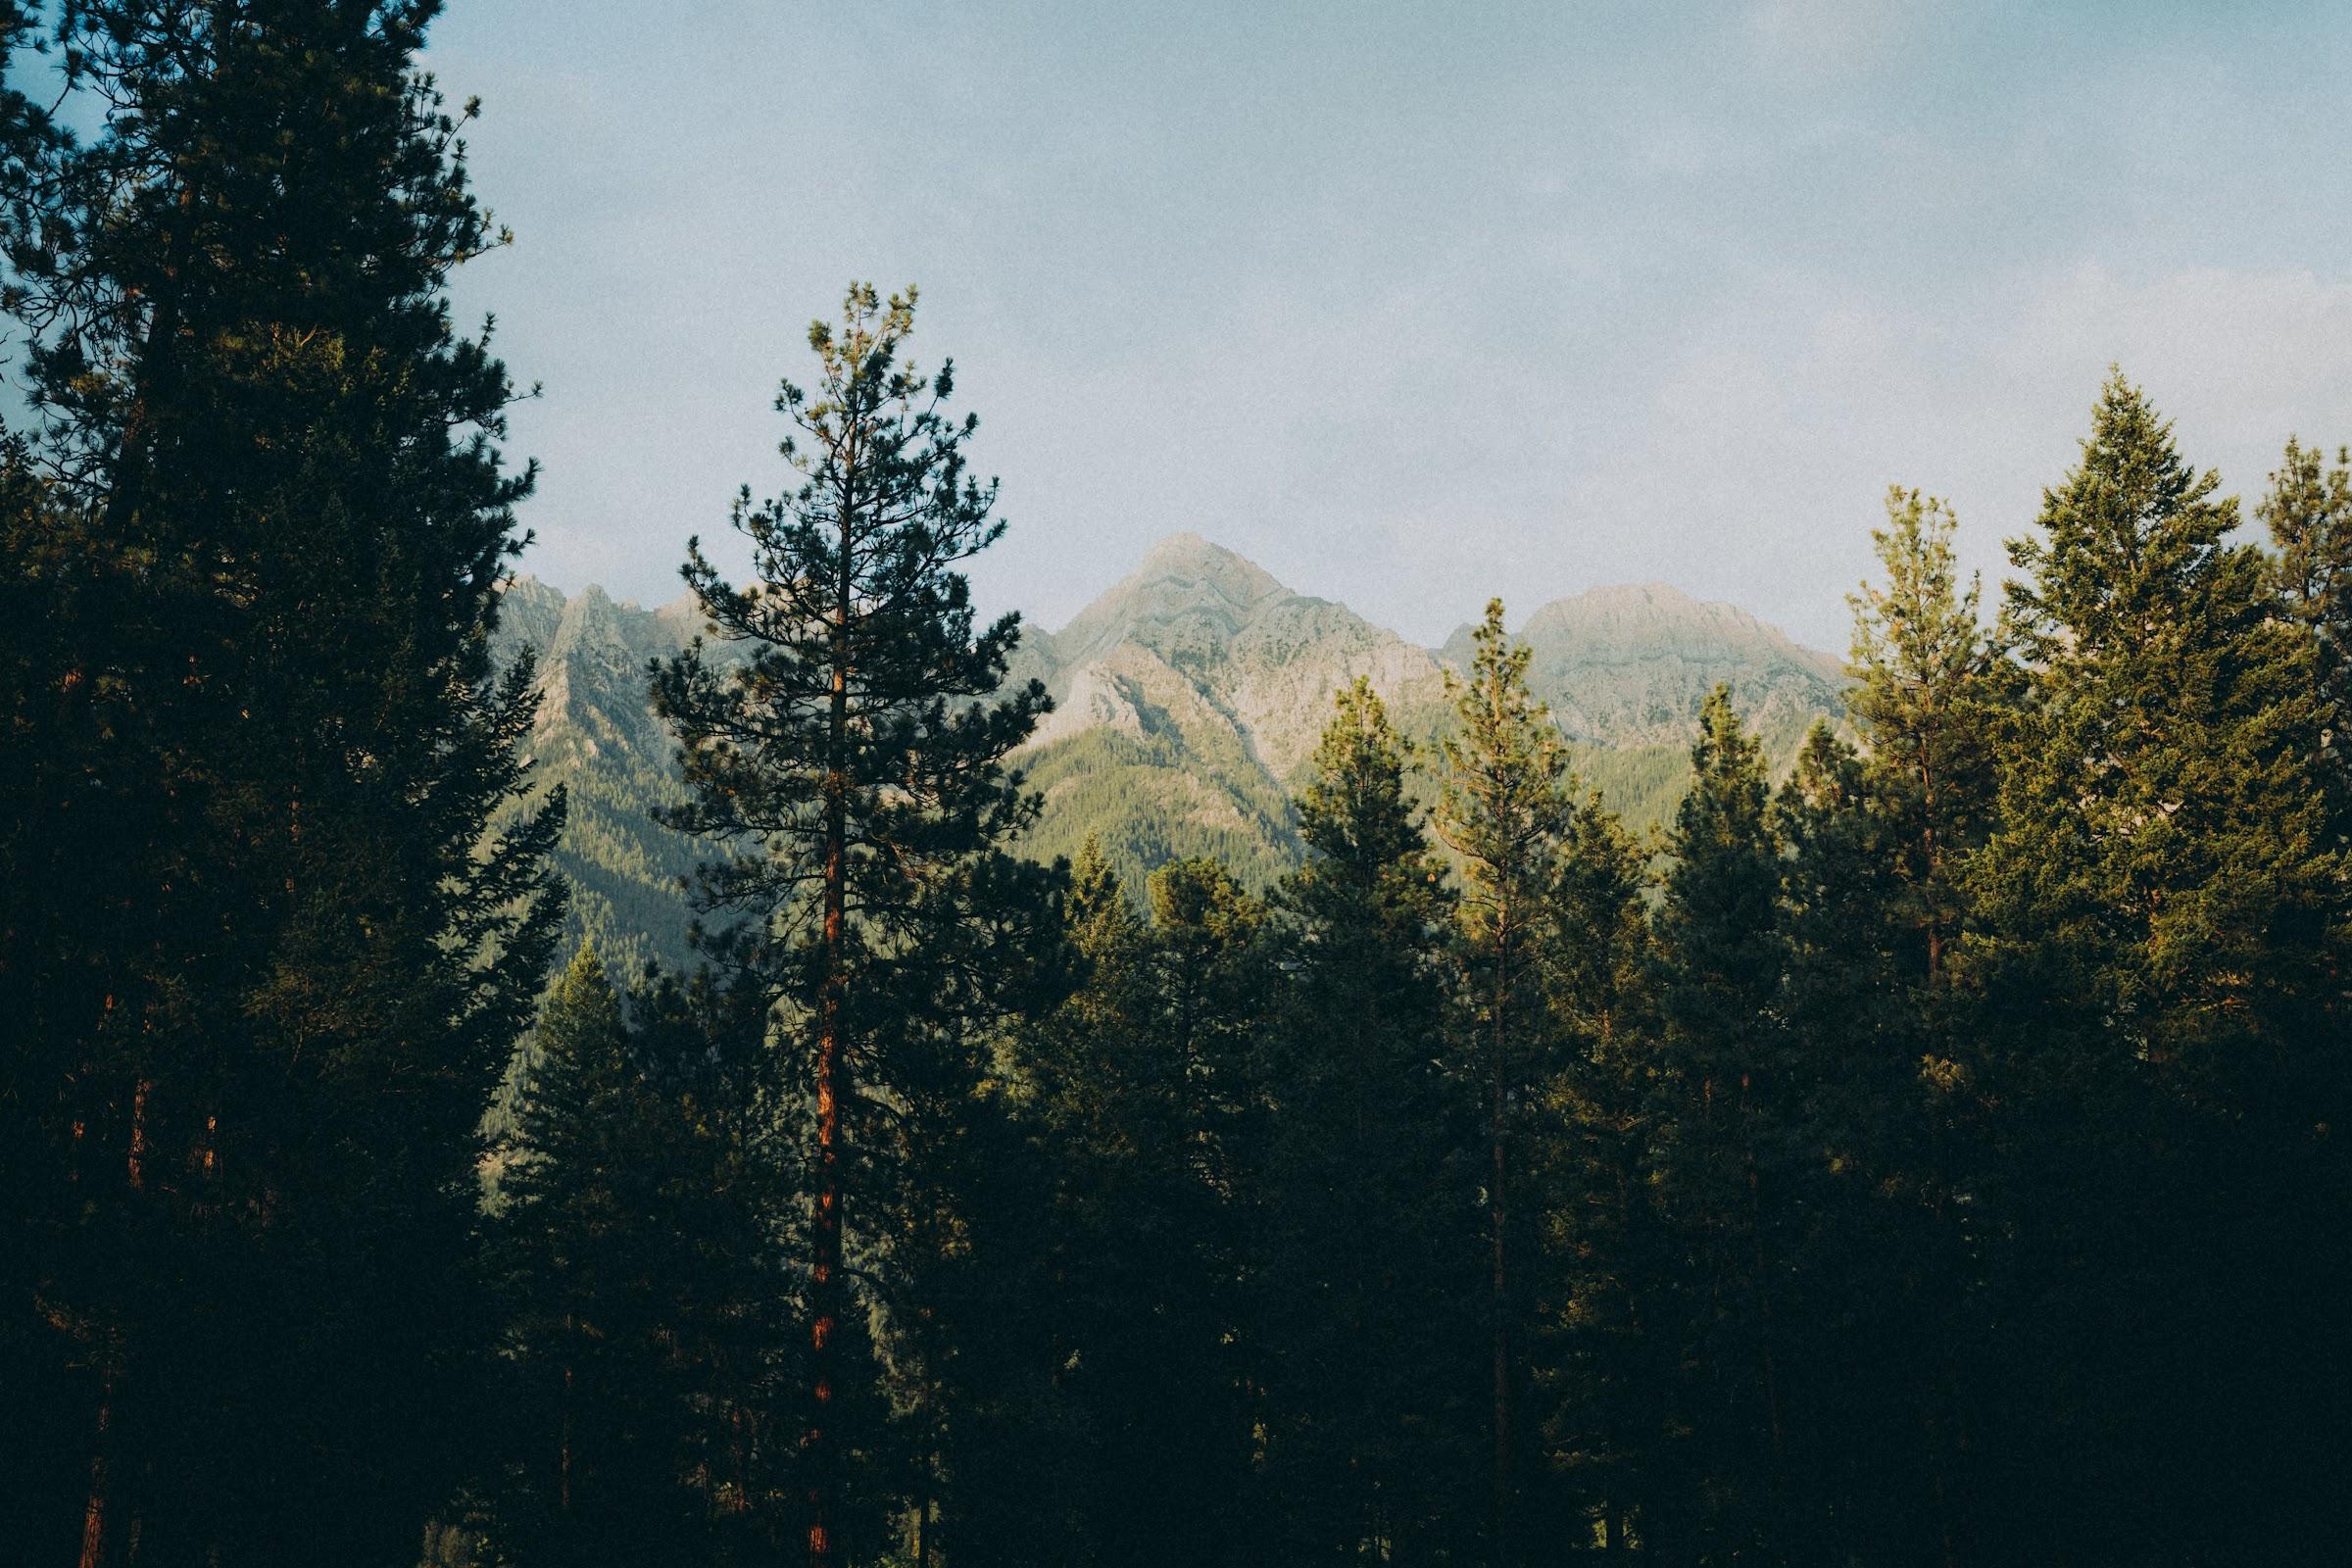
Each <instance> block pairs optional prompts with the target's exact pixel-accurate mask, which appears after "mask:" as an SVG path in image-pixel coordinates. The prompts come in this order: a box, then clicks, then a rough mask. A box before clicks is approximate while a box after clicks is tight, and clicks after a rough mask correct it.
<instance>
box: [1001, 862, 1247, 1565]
mask: <svg viewBox="0 0 2352 1568" xmlns="http://www.w3.org/2000/svg"><path fill="white" fill-rule="evenodd" d="M1150 903H1151V911H1152V918H1151V920H1150V922H1149V923H1147V922H1145V921H1144V920H1142V919H1139V918H1138V916H1137V914H1136V912H1135V909H1134V907H1133V905H1132V904H1131V902H1130V901H1129V899H1128V897H1127V895H1126V893H1125V891H1124V890H1123V888H1122V887H1121V885H1120V884H1119V882H1118V880H1117V877H1116V875H1115V873H1113V872H1112V871H1111V870H1110V868H1109V865H1108V863H1107V858H1106V857H1105V856H1103V853H1102V852H1101V850H1100V847H1099V846H1097V847H1090V848H1089V849H1087V850H1086V852H1085V853H1083V854H1082V855H1081V856H1080V858H1079V863H1078V865H1077V867H1076V868H1075V872H1074V879H1073V887H1072V891H1071V896H1070V901H1069V905H1068V911H1069V913H1068V919H1069V925H1070V929H1071V935H1072V940H1073V943H1074V946H1075V947H1076V949H1077V951H1078V953H1079V955H1080V956H1081V959H1082V960H1083V963H1084V965H1085V967H1086V971H1087V974H1086V979H1085V982H1084V984H1083V985H1082V986H1081V987H1080V988H1079V989H1078V991H1077V992H1076V993H1075V994H1074V995H1073V996H1072V997H1070V999H1069V1000H1068V1002H1067V1003H1066V1004H1065V1005H1063V1006H1062V1007H1060V1008H1059V1009H1057V1011H1056V1012H1055V1013H1054V1015H1053V1016H1051V1017H1050V1018H1048V1019H1045V1020H1043V1021H1042V1022H1041V1023H1040V1024H1039V1025H1038V1026H1036V1027H1035V1028H1033V1029H1031V1030H1029V1031H1027V1032H1026V1034H1025V1038H1024V1039H1023V1040H1022V1041H1021V1042H1020V1047H1019V1056H1020V1074H1021V1077H1022V1078H1023V1080H1024V1081H1025V1083H1026V1085H1027V1093H1028V1094H1029V1096H1030V1097H1031V1100H1032V1103H1033V1105H1034V1107H1035V1108H1034V1116H1035V1120H1034V1123H1033V1126H1034V1127H1035V1135H1034V1136H1035V1141H1036V1149H1037V1155H1036V1157H1037V1158H1038V1159H1039V1161H1040V1163H1041V1164H1044V1165H1046V1166H1048V1167H1049V1168H1051V1169H1052V1170H1053V1171H1054V1193H1053V1196H1052V1200H1051V1201H1052V1205H1053V1220H1052V1223H1051V1226H1050V1228H1049V1232H1048V1234H1049V1236H1050V1237H1051V1242H1050V1252H1049V1271H1050V1282H1051V1292H1050V1296H1049V1300H1050V1302H1051V1311H1052V1315H1053V1319H1054V1329H1053V1334H1052V1363H1051V1364H1052V1367H1053V1388H1054V1397H1055V1399H1056V1401H1057V1402H1058V1405H1059V1407H1060V1412H1061V1415H1060V1419H1061V1421H1062V1422H1063V1423H1065V1430H1067V1431H1069V1432H1070V1433H1071V1434H1073V1441H1074V1442H1075V1444H1076V1462H1075V1464H1074V1466H1073V1470H1074V1475H1072V1476H1068V1477H1064V1478H1062V1479H1061V1480H1060V1482H1059V1483H1058V1484H1057V1485H1056V1486H1055V1487H1054V1488H1053V1489H1052V1490H1051V1493H1050V1497H1051V1500H1053V1501H1055V1502H1057V1503H1058V1504H1060V1506H1059V1507H1057V1508H1055V1509H1052V1510H1045V1511H1044V1521H1045V1522H1048V1523H1049V1524H1050V1525H1051V1527H1052V1529H1053V1530H1054V1533H1055V1534H1057V1535H1058V1536H1059V1537H1060V1539H1061V1540H1063V1541H1064V1542H1065V1543H1066V1546H1065V1551H1066V1553H1067V1555H1066V1557H1065V1560H1071V1561H1080V1562H1102V1563H1114V1562H1116V1563H1134V1564H1167V1565H1169V1568H1174V1565H1176V1564H1183V1563H1197V1562H1235V1561H1248V1560H1251V1559H1252V1558H1254V1557H1256V1556H1259V1555H1262V1554H1263V1552H1264V1544H1263V1543H1264V1533H1263V1531H1262V1530H1261V1529H1260V1528H1259V1527H1258V1515H1257V1511H1256V1509H1255V1508H1254V1507H1253V1506H1251V1503H1252V1501H1253V1488H1252V1486H1251V1475H1250V1472H1251V1465H1252V1462H1253V1459H1254V1457H1255V1449H1256V1446H1257V1439H1256V1437H1255V1436H1254V1433H1255V1430H1256V1429H1257V1428H1258V1427H1259V1426H1260V1425H1261V1424H1262V1421H1263V1412H1262V1409H1261V1408H1260V1405H1261V1403H1262V1401H1261V1400H1260V1399H1259V1398H1258V1397H1257V1395H1256V1392H1255V1391H1257V1390H1258V1389H1260V1388H1261V1387H1262V1384H1263V1372H1262V1359H1263V1352H1262V1348H1261V1347H1260V1346H1258V1345H1257V1344H1256V1343H1255V1342H1254V1339H1253V1334H1254V1331H1255V1329H1256V1326H1257V1325H1256V1323H1255V1321H1254V1319H1253V1318H1252V1317H1251V1316H1250V1310H1249V1302H1250V1281H1249V1278H1248V1276H1249V1273H1250V1266H1251V1262H1250V1239H1251V1237H1252V1235H1253V1234H1254V1231H1255V1228H1256V1221H1255V1216H1254V1210H1255V1207H1256V1204H1257V1202H1258V1194H1257V1192H1256V1188H1255V1185H1254V1182H1253V1180H1252V1178H1253V1174H1254V1170H1255V1168H1256V1166H1257V1165H1258V1163H1259V1159H1258V1156H1257V1151H1258V1150H1259V1149H1260V1148H1261V1147H1262V1140H1263V1137H1264V1134H1263V1131H1262V1117H1261V1114H1260V1106H1259V1104H1258V1103H1257V1100H1256V1096H1257V1092H1258V1082H1257V1077H1258V1075H1257V1073H1256V1071H1255V1067H1256V1064H1257V1061H1258V1059H1259V1056H1260V1054H1261V1043H1260V1035H1261V1033H1262V1031H1263V1030H1264V1028H1265V1019H1266V1016H1267V1012H1268V1008H1269V1006H1270V1004H1271V1002H1272V998H1273V994H1274V992H1273V986H1274V975H1275V970H1274V965H1273V962H1272V961H1271V960H1272V958H1273V954H1272V953H1271V951H1270V946H1269V942H1268V931H1267V915H1266V910H1265V908H1264V907H1263V906H1262V905H1261V904H1260V903H1259V902H1258V901H1257V900H1255V899H1252V898H1251V897H1250V895H1249V894H1247V893H1246V892H1244V891H1243V889H1242V888H1241V887H1240V885H1239V884H1238V883H1237V882H1235V881H1234V879H1233V877H1232V875H1231V874H1230V873H1228V872H1226V871H1225V870H1224V869H1223V868H1222V867H1220V866H1218V865H1216V864H1215V863H1213V862H1209V861H1202V860H1190V861H1178V862H1175V863H1173V864H1171V865H1168V866H1165V867H1163V868H1162V869H1161V870H1160V871H1159V872H1158V873H1157V874H1156V875H1154V876H1153V878H1152V883H1151V887H1150Z"/></svg>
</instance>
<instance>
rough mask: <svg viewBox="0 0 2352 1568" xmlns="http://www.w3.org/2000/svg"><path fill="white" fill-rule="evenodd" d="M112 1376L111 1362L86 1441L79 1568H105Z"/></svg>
mask: <svg viewBox="0 0 2352 1568" xmlns="http://www.w3.org/2000/svg"><path fill="white" fill-rule="evenodd" d="M115 1381H116V1372H115V1368H114V1365H113V1364H112V1359H111V1358H110V1360H109V1364H108V1366H107V1369H106V1373H105V1376H104V1379H103V1380H102V1381H101V1382H100V1383H99V1385H98V1421H97V1427H96V1430H95V1431H94V1432H93V1434H92V1436H91V1439H90V1490H89V1497H88V1500H87V1501H86V1502H85V1503H84V1504H83V1506H82V1511H81V1568H105V1563H106V1522H107V1509H108V1506H109V1504H110V1503H111V1502H112V1500H113V1498H112V1495H111V1493H110V1490H109V1486H108V1479H109V1478H108V1467H109V1464H110V1461H111V1458H112V1455H111V1454H110V1452H109V1449H110V1448H111V1447H112V1446H113V1430H112V1429H113V1425H114V1412H115Z"/></svg>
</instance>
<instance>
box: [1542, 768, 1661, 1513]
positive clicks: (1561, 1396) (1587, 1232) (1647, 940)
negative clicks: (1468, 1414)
mask: <svg viewBox="0 0 2352 1568" xmlns="http://www.w3.org/2000/svg"><path fill="white" fill-rule="evenodd" d="M1651 848H1652V847H1650V846H1645V845H1644V844H1642V842H1641V841H1638V840H1637V839H1635V837H1634V836H1633V835H1632V834H1631V833H1629V832H1628V831H1627V830H1626V828H1625V825H1624V823H1623V822H1622V821H1620V820H1619V819H1618V818H1617V817H1616V815H1615V814H1614V813H1612V812H1611V811H1610V810H1609V809H1607V807H1606V806H1605V805H1604V804H1603V803H1602V801H1601V799H1600V797H1599V796H1598V795H1597V794H1595V795H1592V796H1589V797H1588V798H1587V799H1586V801H1585V802H1584V804H1583V805H1582V806H1580V807H1579V808H1578V809H1577V812H1576V816H1575V819H1574V821H1573V823H1572V825H1571V829H1570V832H1569V835H1568V839H1567V843H1566V845H1565V846H1564V848H1563V851H1562V854H1561V857H1560V865H1559V874H1558V877H1557V879H1556V880H1555V882H1554V883H1553V886H1552V889H1551V893H1550V897H1549V899H1548V901H1547V903H1546V906H1545V908H1544V931H1543V944H1544V947H1543V963H1544V968H1543V977H1544V1002H1545V1004H1546V1008H1547V1011H1548V1014H1549V1017H1550V1020H1551V1026H1552V1028H1554V1029H1555V1030H1556V1031H1557V1032H1558V1035H1559V1040H1560V1050H1559V1064H1558V1069H1557V1071H1555V1072H1554V1073H1552V1074H1551V1076H1550V1077H1549V1078H1548V1079H1547V1080H1546V1081H1545V1082H1544V1084H1543V1085H1542V1086H1541V1092H1542V1103H1543V1106H1544V1110H1545V1112H1546V1113H1547V1115H1548V1116H1549V1117H1550V1119H1551V1121H1552V1126H1553V1132H1552V1136H1551V1137H1550V1138H1549V1139H1548V1140H1546V1142H1545V1144H1544V1146H1543V1147H1542V1148H1541V1150H1540V1152H1541V1154H1542V1156H1543V1161H1544V1169H1543V1170H1542V1172H1541V1182H1542V1190H1543V1194H1544V1216H1543V1223H1544V1254H1543V1259H1542V1262H1543V1266H1544V1273H1545V1276H1546V1280H1545V1285H1544V1291H1543V1297H1544V1342H1543V1345H1542V1362H1541V1368H1540V1370H1541V1375H1542V1392H1543V1400H1544V1404H1543V1437H1544V1452H1545V1454H1546V1455H1547V1456H1548V1457H1549V1460H1550V1468H1551V1469H1552V1470H1553V1471H1554V1472H1556V1473H1558V1474H1559V1475H1560V1476H1561V1478H1562V1486H1563V1490H1564V1492H1565V1497H1564V1501H1565V1503H1566V1507H1567V1517H1566V1518H1564V1519H1563V1520H1562V1521H1560V1524H1559V1528H1560V1529H1562V1530H1571V1529H1576V1530H1580V1533H1581V1530H1582V1529H1591V1528H1597V1530H1598V1531H1599V1533H1600V1535H1601V1538H1602V1539H1601V1545H1602V1549H1603V1550H1604V1551H1607V1552H1616V1553H1623V1552H1626V1551H1628V1550H1630V1549H1631V1544H1632V1543H1633V1542H1634V1541H1635V1540H1636V1539H1638V1538H1639V1539H1644V1540H1646V1539H1650V1538H1652V1537H1653V1536H1655V1535H1656V1534H1657V1533H1658V1526H1657V1524H1656V1522H1655V1521H1656V1519H1657V1517H1658V1515H1660V1514H1661V1513H1663V1512H1664V1511H1666V1510H1667V1509H1669V1508H1671V1507H1672V1506H1673V1505H1674V1504H1673V1502H1672V1500H1670V1499H1668V1498H1666V1497H1664V1496H1662V1495H1660V1488H1661V1486H1662V1485H1663V1484H1664V1477H1665V1474H1666V1469H1667V1455H1666V1453H1665V1451H1664V1450H1665V1447H1666V1445H1667V1443H1668V1434H1669V1432H1670V1430H1671V1428H1672V1425H1673V1422H1674V1419H1675V1415H1674V1410H1675V1407H1674V1404H1673V1394H1674V1384H1675V1374H1674V1368H1673V1360H1674V1357H1676V1356H1677V1355H1679V1353H1680V1349H1681V1347H1680V1344H1679V1342H1677V1341H1676V1340H1675V1338H1674V1337H1673V1335H1672V1334H1671V1332H1669V1327H1670V1324H1669V1318H1670V1314H1669V1312H1668V1311H1667V1309H1666V1307H1665V1304H1664V1303H1665V1300H1666V1299H1667V1297H1666V1293H1665V1292H1664V1291H1663V1290H1661V1289H1660V1286H1661V1284H1662V1283H1663V1279H1662V1276H1664V1275H1665V1274H1666V1273H1667V1272H1668V1270H1667V1268H1666V1257H1667V1254H1668V1252H1669V1250H1670V1248H1671V1241H1670V1238H1669V1237H1668V1235H1667V1233H1666V1231H1665V1229H1664V1228H1663V1227H1662V1226H1661V1225H1660V1224H1659V1223H1658V1216H1657V1214H1656V1211H1655V1205H1654V1204H1653V1203H1652V1202H1651V1201H1650V1197H1649V1192H1648V1171H1647V1164H1648V1157H1649V1152H1650V1149H1651V1146H1652V1143H1653V1141H1654V1139H1655V1136H1656V1131H1655V1120H1654V1119H1655V1113H1656V1111H1657V1109H1658V1108H1659V1107H1658V1106H1657V1104H1656V1103H1655V1096H1654V1094H1653V1092H1652V1090H1651V1087H1650V1083H1651V1078H1652V1076H1653V1074H1654V1073H1655V1072H1656V1071H1657V1068H1658V1065H1659V1061H1658V1055H1657V1053H1658V1033H1657V1000H1656V995H1655V980H1656V963H1655V959H1654V956H1653V955H1652V953H1651V936H1650V930H1649V918H1648V911H1647V900H1648V895H1649V892H1650V887H1651V878H1650V875H1649V870H1648V865H1647V861H1648V858H1649V854H1650V850H1651Z"/></svg>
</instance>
